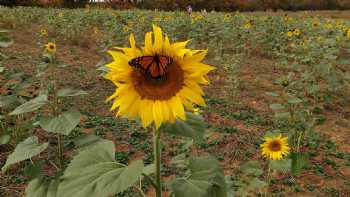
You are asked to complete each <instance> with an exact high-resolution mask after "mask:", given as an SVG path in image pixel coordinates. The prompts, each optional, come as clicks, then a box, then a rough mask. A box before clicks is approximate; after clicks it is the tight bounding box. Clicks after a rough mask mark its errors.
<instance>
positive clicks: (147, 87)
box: [131, 62, 184, 100]
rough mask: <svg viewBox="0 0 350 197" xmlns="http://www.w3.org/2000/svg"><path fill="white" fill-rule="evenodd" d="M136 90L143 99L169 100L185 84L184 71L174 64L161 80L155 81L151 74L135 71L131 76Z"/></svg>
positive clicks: (168, 68)
mask: <svg viewBox="0 0 350 197" xmlns="http://www.w3.org/2000/svg"><path fill="white" fill-rule="evenodd" d="M131 77H132V79H133V83H134V88H135V90H136V91H137V92H138V93H139V95H141V97H142V98H145V99H150V100H168V99H170V98H171V97H173V96H175V95H176V93H177V92H178V91H179V90H181V88H182V86H183V82H184V71H183V70H182V69H181V67H180V66H179V65H177V64H176V62H174V63H173V64H171V65H169V66H168V67H167V71H166V73H165V75H164V76H163V77H161V78H160V79H155V78H152V77H151V76H150V74H149V73H147V72H144V71H142V70H140V69H134V71H133V72H132V74H131Z"/></svg>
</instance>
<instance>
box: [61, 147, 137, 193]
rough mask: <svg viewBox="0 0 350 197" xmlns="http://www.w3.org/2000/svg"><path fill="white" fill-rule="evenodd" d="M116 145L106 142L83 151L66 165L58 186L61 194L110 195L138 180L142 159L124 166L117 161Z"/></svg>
mask: <svg viewBox="0 0 350 197" xmlns="http://www.w3.org/2000/svg"><path fill="white" fill-rule="evenodd" d="M114 155H115V146H114V143H113V142H111V141H104V142H101V143H98V144H96V145H95V146H92V147H90V148H87V149H85V150H83V151H81V152H80V153H79V154H78V155H77V156H75V157H74V158H73V160H72V161H71V163H70V164H69V166H68V167H67V169H66V171H65V172H64V175H63V176H62V182H61V184H60V186H59V188H58V197H67V196H72V197H73V196H74V197H87V196H88V197H107V196H111V195H114V194H117V193H120V192H122V191H124V190H126V189H127V188H129V187H131V186H132V185H133V184H135V183H136V182H137V180H138V179H139V177H140V176H141V174H142V171H143V162H142V161H141V160H137V161H134V162H133V163H132V164H131V165H129V166H125V165H123V164H120V163H117V162H116V161H115V158H114V157H115V156H114Z"/></svg>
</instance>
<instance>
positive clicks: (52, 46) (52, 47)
mask: <svg viewBox="0 0 350 197" xmlns="http://www.w3.org/2000/svg"><path fill="white" fill-rule="evenodd" d="M45 48H46V51H47V52H49V53H56V44H55V43H53V42H49V43H47V44H46V45H45Z"/></svg>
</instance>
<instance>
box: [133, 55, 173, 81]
mask: <svg viewBox="0 0 350 197" xmlns="http://www.w3.org/2000/svg"><path fill="white" fill-rule="evenodd" d="M171 63H172V59H171V58H170V57H167V56H141V57H137V58H134V59H132V60H131V61H129V65H131V66H133V67H135V68H139V69H141V70H143V71H144V72H146V73H148V74H150V75H151V77H152V78H160V77H162V76H164V75H165V73H166V70H167V67H168V65H170V64H171Z"/></svg>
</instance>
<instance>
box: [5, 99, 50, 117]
mask: <svg viewBox="0 0 350 197" xmlns="http://www.w3.org/2000/svg"><path fill="white" fill-rule="evenodd" d="M47 101H48V100H47V95H40V96H38V97H36V98H34V99H32V100H30V101H28V102H26V103H24V104H22V105H20V106H19V107H17V108H16V109H15V110H14V111H12V112H11V113H10V115H18V114H23V113H27V112H32V111H35V110H38V109H39V108H40V107H42V106H44V105H45V104H46V103H47Z"/></svg>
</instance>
